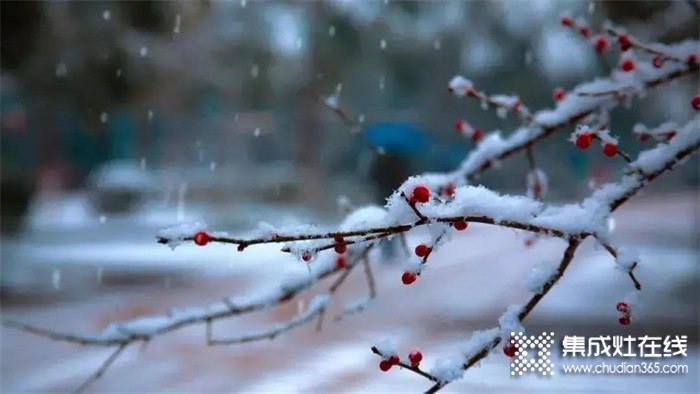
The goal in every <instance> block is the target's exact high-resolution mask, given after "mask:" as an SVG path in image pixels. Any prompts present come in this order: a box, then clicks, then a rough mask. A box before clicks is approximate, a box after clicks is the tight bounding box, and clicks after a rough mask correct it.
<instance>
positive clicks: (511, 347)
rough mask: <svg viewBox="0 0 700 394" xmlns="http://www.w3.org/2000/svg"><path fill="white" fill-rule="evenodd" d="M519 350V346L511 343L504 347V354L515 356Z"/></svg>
mask: <svg viewBox="0 0 700 394" xmlns="http://www.w3.org/2000/svg"><path fill="white" fill-rule="evenodd" d="M517 351H518V348H516V347H515V345H513V344H511V343H509V344H507V345H506V346H504V347H503V354H505V355H506V356H508V357H515V353H516V352H517Z"/></svg>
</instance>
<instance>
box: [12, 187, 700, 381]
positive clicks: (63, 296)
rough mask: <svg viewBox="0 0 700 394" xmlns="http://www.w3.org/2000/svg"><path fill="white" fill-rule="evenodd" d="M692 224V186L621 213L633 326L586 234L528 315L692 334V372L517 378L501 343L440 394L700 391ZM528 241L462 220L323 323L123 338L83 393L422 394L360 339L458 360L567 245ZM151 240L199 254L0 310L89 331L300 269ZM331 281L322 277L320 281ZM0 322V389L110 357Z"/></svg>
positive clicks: (357, 276)
mask: <svg viewBox="0 0 700 394" xmlns="http://www.w3.org/2000/svg"><path fill="white" fill-rule="evenodd" d="M698 223H699V221H698V204H697V195H692V194H691V195H662V196H658V195H657V196H655V198H651V197H641V198H639V199H637V200H634V201H632V202H631V203H629V204H628V205H627V206H625V207H623V208H621V209H620V211H619V212H618V213H617V214H616V221H615V227H616V230H615V235H614V238H615V242H616V243H617V244H620V245H625V246H630V247H633V248H635V249H637V250H638V251H639V252H640V254H641V256H642V264H641V266H640V268H639V269H638V271H637V274H638V277H639V279H640V281H641V282H642V284H643V286H644V288H643V295H642V301H643V306H642V307H641V308H640V309H639V310H638V311H635V313H636V314H635V316H634V318H633V321H634V322H633V324H632V325H631V326H629V327H621V326H619V324H618V323H617V319H618V317H619V316H618V313H617V311H615V303H616V302H617V301H618V300H619V299H620V298H622V297H624V296H625V294H627V293H628V292H629V291H631V290H632V285H631V283H630V281H629V279H628V278H627V277H626V276H624V275H622V274H620V273H618V272H616V270H615V268H614V262H613V261H612V259H611V258H610V257H609V256H608V255H607V254H606V253H605V252H604V251H602V250H599V248H596V247H595V245H594V244H593V242H592V241H586V243H585V244H584V246H583V247H581V248H580V249H579V252H578V254H577V256H576V259H575V260H574V262H573V263H572V265H571V267H570V271H568V272H567V275H566V276H565V277H564V278H563V279H562V280H561V282H560V283H559V284H558V285H557V286H556V287H555V288H554V289H553V290H552V291H551V293H550V294H549V295H548V297H546V298H545V299H544V300H543V301H542V302H541V303H540V305H539V306H538V308H537V310H536V311H535V312H534V313H533V314H532V315H531V316H530V317H529V318H528V320H527V324H526V327H527V329H528V331H529V332H531V333H537V332H538V331H540V330H547V331H554V332H555V334H556V338H557V339H558V340H559V341H560V340H561V338H562V337H563V336H564V335H573V334H579V335H614V334H621V333H625V334H627V333H630V334H632V335H645V334H649V335H652V334H658V335H681V334H686V335H688V336H689V338H690V349H691V352H690V353H689V357H687V358H678V359H674V360H673V362H674V363H678V364H688V365H690V370H691V372H690V373H689V374H686V375H668V376H652V375H648V376H640V375H637V376H624V375H620V376H603V377H601V376H586V375H581V376H577V377H574V376H555V377H552V378H550V379H538V378H535V377H532V378H527V377H526V378H520V379H517V380H515V379H514V380H511V379H509V375H508V363H509V359H507V358H506V357H504V356H503V354H502V353H501V352H500V350H499V351H497V352H494V353H493V354H491V355H490V356H489V357H488V358H487V359H486V360H485V361H484V362H482V364H481V366H480V367H479V368H475V369H473V370H470V371H469V372H468V373H467V374H466V375H465V378H464V379H463V380H461V381H459V382H457V383H454V384H452V385H451V386H449V390H446V391H447V392H474V391H476V392H514V391H515V390H526V391H531V392H542V391H556V392H561V391H581V390H583V389H585V390H591V391H600V390H605V391H625V392H633V391H637V392H667V393H670V392H698V391H700V383H699V382H698V374H697V371H698V367H700V363H699V362H698V355H699V353H698V351H697V346H698V328H699V327H698V316H699V315H700V308H699V307H698V297H697V295H698V294H699V285H698V282H699V279H698V278H700V275H699V273H698ZM422 237H424V235H422V234H420V233H416V234H415V235H413V236H412V237H411V238H410V239H409V241H410V244H412V245H413V244H415V243H417V242H419V241H420V239H422ZM523 240H524V237H523V235H522V234H516V233H515V232H514V231H511V230H501V229H497V228H493V227H488V226H480V225H472V226H470V228H469V229H468V230H467V231H465V232H464V233H463V234H459V235H458V236H456V237H455V239H454V240H453V242H451V243H450V244H448V245H446V246H445V247H443V248H441V249H440V250H439V251H438V252H436V254H435V255H434V257H433V258H431V261H430V267H429V269H428V270H426V271H425V273H424V275H422V276H421V277H420V280H418V281H417V282H416V283H415V284H414V285H412V286H410V287H407V286H403V285H402V284H401V281H400V274H401V268H400V266H398V265H378V266H376V269H375V273H376V276H377V282H378V283H377V284H378V291H379V299H378V300H377V302H376V303H374V304H373V305H372V307H371V308H370V309H369V310H367V311H365V312H364V313H362V314H360V315H357V316H354V317H350V318H347V319H345V320H344V321H342V322H338V323H334V322H333V321H332V319H327V320H326V322H325V324H324V329H323V331H321V332H316V331H315V330H314V325H313V324H311V325H309V326H304V327H301V328H299V329H297V330H295V331H293V332H290V333H287V334H285V335H283V336H281V337H279V338H277V339H275V340H274V341H265V342H258V343H252V344H246V345H236V346H230V347H207V346H206V345H205V343H204V327H200V326H197V327H189V328H185V329H182V330H180V331H177V332H174V333H172V334H170V335H167V336H164V337H160V338H157V339H156V340H154V341H152V343H150V344H148V346H147V347H144V348H139V347H133V348H129V349H127V350H126V351H125V352H124V353H123V355H122V357H121V358H120V359H119V360H118V361H117V362H116V363H115V365H114V366H113V367H112V368H111V369H110V370H109V371H108V372H107V374H106V375H105V376H104V377H103V378H102V380H100V381H99V382H97V383H96V384H95V385H94V386H93V387H92V389H91V390H90V391H93V392H154V391H177V392H203V391H207V392H211V391H213V392H221V391H229V392H230V391H235V392H338V391H355V392H407V391H408V392H417V391H423V390H425V389H426V388H427V387H428V386H429V384H428V382H427V381H425V380H423V379H422V378H420V377H417V376H416V375H413V374H411V373H408V372H401V371H399V370H396V369H392V370H391V371H390V372H388V373H382V372H380V371H379V369H378V367H377V364H378V362H379V360H378V359H377V358H376V356H374V355H373V354H372V353H371V352H370V350H369V347H370V346H371V345H372V344H374V343H375V342H376V341H378V340H381V339H383V338H391V339H393V340H395V342H396V343H397V345H398V349H399V350H400V352H401V353H402V354H407V353H408V351H410V350H411V349H412V348H414V347H418V348H420V349H421V350H422V351H423V354H424V360H425V361H424V365H425V366H426V367H427V368H428V369H429V368H430V366H431V365H432V364H433V363H434V361H435V360H436V359H437V358H441V357H449V356H453V355H456V354H457V353H456V352H457V348H456V346H458V345H459V344H460V343H461V342H463V341H465V340H466V339H467V338H468V336H469V333H470V332H471V331H472V330H476V329H484V328H490V327H493V326H494V325H495V324H496V320H497V318H498V316H499V315H500V314H501V313H502V312H503V311H504V310H505V308H506V307H507V306H508V305H510V304H514V303H521V302H523V301H524V300H526V298H527V296H528V291H527V290H526V288H525V285H524V281H523V279H522V278H523V274H524V273H525V272H526V271H527V270H528V269H529V268H530V267H531V266H532V265H533V264H535V263H537V262H541V261H556V260H557V259H558V258H559V257H560V254H561V251H562V250H563V249H564V244H563V242H562V241H560V240H542V241H539V242H537V243H536V244H535V245H534V246H533V247H532V248H529V249H526V248H525V247H524V246H523ZM119 247H120V248H129V245H127V244H124V245H122V244H119ZM157 247H160V248H162V250H161V249H159V250H158V251H157V252H154V253H157V254H158V259H159V260H160V259H163V258H166V259H169V258H172V259H173V261H182V262H184V261H188V260H190V261H196V262H197V264H194V265H191V266H188V268H187V270H185V271H178V272H179V274H177V275H171V274H162V273H159V274H157V275H156V276H154V277H149V279H148V280H144V281H137V280H136V279H135V278H136V277H134V276H128V277H127V279H126V280H118V277H119V276H118V275H117V272H116V271H115V272H112V273H111V274H107V275H105V274H104V273H103V274H102V275H103V278H102V284H101V285H100V286H96V289H94V290H92V291H90V292H87V293H80V292H78V293H75V292H74V291H69V290H70V288H69V289H65V288H62V287H59V288H58V289H56V290H54V293H53V294H52V293H49V295H48V296H47V295H46V294H44V295H43V296H42V297H40V298H38V297H22V298H4V299H3V317H5V318H14V319H19V320H22V321H26V322H29V323H33V324H35V325H39V326H45V327H49V328H52V329H54V330H57V331H65V332H81V333H92V332H96V331H99V330H100V329H101V328H102V327H104V326H105V325H106V324H107V323H108V322H110V321H113V320H115V319H128V318H132V317H136V316H140V315H143V314H149V313H154V314H160V313H163V312H165V311H167V310H168V309H169V308H170V307H172V306H175V307H184V306H197V305H205V304H207V303H210V302H213V301H216V300H218V299H220V298H221V297H222V296H226V295H243V294H246V293H250V292H253V291H256V290H259V289H260V288H261V286H262V285H263V284H265V283H268V284H269V283H275V281H276V280H279V279H280V278H282V277H283V276H284V275H285V274H286V273H288V272H289V271H295V270H302V269H305V268H304V267H303V265H301V264H300V263H299V262H296V261H293V260H290V259H288V258H287V257H284V256H280V255H281V254H280V253H278V252H277V250H276V249H274V247H258V248H249V250H247V251H246V252H245V253H242V254H241V253H237V252H235V250H233V249H232V248H230V247H229V248H226V247H219V246H214V247H212V248H209V247H207V248H194V247H183V248H181V249H177V250H176V251H174V252H171V251H170V250H168V249H167V248H165V247H164V246H157ZM133 251H134V253H141V252H142V251H141V249H133ZM161 253H162V254H161ZM164 256H165V257H164ZM153 257H154V258H155V255H154V256H153ZM78 271H79V270H78ZM71 272H73V271H70V270H69V271H66V272H64V273H62V274H61V276H62V278H64V279H63V280H70V276H71V275H73V274H72V273H71ZM94 275H95V272H94V271H91V272H90V274H89V275H88V274H83V275H82V276H81V279H80V280H77V279H75V280H76V281H77V282H78V283H76V284H75V285H74V287H73V286H71V288H80V287H81V285H79V282H81V281H90V282H95V281H96V277H95V276H94ZM110 275H111V278H112V279H110ZM66 277H68V278H66ZM168 277H170V278H171V279H167V278H168ZM172 278H177V279H172ZM351 278H352V279H351V280H350V281H349V282H348V283H347V286H345V287H344V288H343V289H342V291H341V292H340V295H339V297H338V298H337V299H334V300H333V304H332V307H333V309H334V310H336V311H337V310H339V309H340V308H341V307H342V305H343V303H345V302H349V301H352V300H353V299H355V298H356V297H360V296H363V295H364V292H365V291H366V290H365V289H366V284H365V283H364V281H363V277H362V275H361V273H360V272H356V273H353V275H352V276H351ZM326 286H328V284H327V283H323V284H322V287H321V289H323V288H325V287H326ZM316 292H318V290H317V291H316ZM312 296H313V294H305V295H304V296H303V297H301V298H300V299H297V300H293V301H291V302H290V303H288V304H286V305H284V306H281V307H278V308H276V309H274V310H271V311H270V312H263V313H260V314H258V315H255V316H250V317H246V318H243V319H233V320H229V321H224V322H220V323H217V324H215V326H214V333H215V335H216V336H222V337H225V336H227V335H240V334H241V333H245V332H247V331H248V330H254V329H255V328H257V327H261V326H267V325H270V324H273V323H274V322H276V321H282V320H284V319H287V318H289V317H290V316H292V315H293V314H294V313H295V312H296V311H297V309H298V308H299V307H300V306H301V305H302V304H303V302H305V301H308V300H310V299H311V297H312ZM637 312H638V313H637ZM0 332H1V337H0V338H1V339H2V343H1V345H0V355H1V356H2V359H1V367H0V372H1V373H2V374H1V376H2V379H1V389H2V391H3V392H65V391H70V390H73V389H75V388H76V387H77V386H78V385H79V384H80V383H81V382H82V381H83V380H84V379H86V378H87V377H88V376H89V375H90V374H91V373H92V372H93V371H94V370H95V369H96V368H97V367H98V365H99V364H100V363H101V362H102V361H103V360H104V358H106V357H107V356H108V354H109V352H110V351H109V350H106V349H94V348H85V347H79V346H75V345H71V344H64V343H56V342H53V341H50V340H46V339H43V338H39V337H35V336H31V335H28V334H24V333H20V332H17V331H14V330H11V329H6V328H2V331H0ZM553 353H554V354H555V355H556V354H557V353H558V351H557V350H555V351H554V352H553ZM589 361H590V360H589ZM603 361H606V362H608V361H609V362H618V361H620V360H603ZM622 361H630V360H622ZM555 364H556V361H555Z"/></svg>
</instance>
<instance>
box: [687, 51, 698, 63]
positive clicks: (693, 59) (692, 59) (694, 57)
mask: <svg viewBox="0 0 700 394" xmlns="http://www.w3.org/2000/svg"><path fill="white" fill-rule="evenodd" d="M688 64H698V55H696V54H694V53H691V54H690V55H688Z"/></svg>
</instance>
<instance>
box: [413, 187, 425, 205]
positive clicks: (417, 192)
mask: <svg viewBox="0 0 700 394" xmlns="http://www.w3.org/2000/svg"><path fill="white" fill-rule="evenodd" d="M429 200H430V190H428V188H427V187H425V186H423V185H418V186H416V187H415V188H414V189H413V194H412V195H411V201H414V202H428V201H429Z"/></svg>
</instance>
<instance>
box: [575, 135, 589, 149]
mask: <svg viewBox="0 0 700 394" xmlns="http://www.w3.org/2000/svg"><path fill="white" fill-rule="evenodd" d="M592 141H593V136H592V135H591V133H581V134H579V135H578V137H576V146H577V147H578V148H579V149H588V147H589V146H591V142H592Z"/></svg>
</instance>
